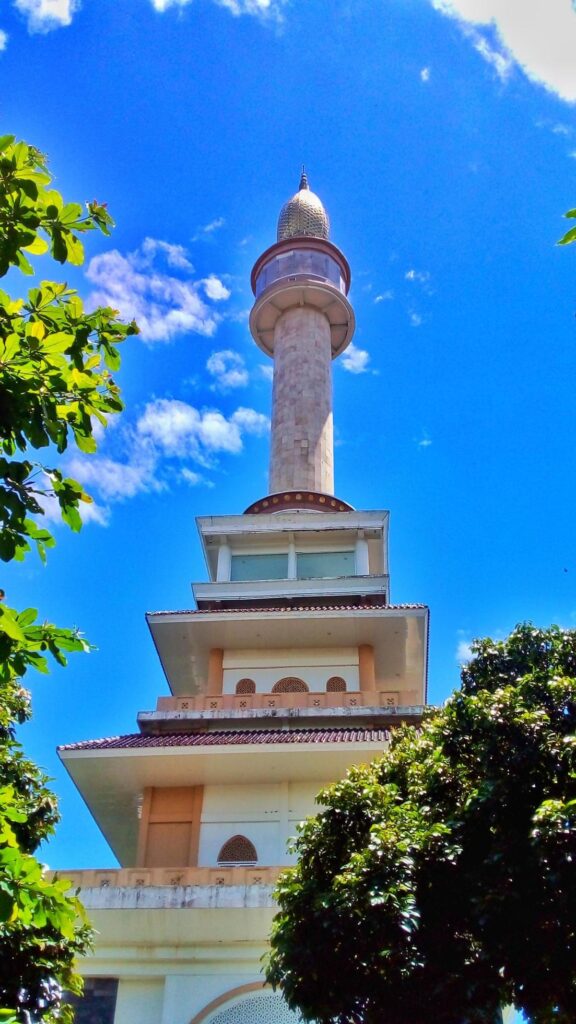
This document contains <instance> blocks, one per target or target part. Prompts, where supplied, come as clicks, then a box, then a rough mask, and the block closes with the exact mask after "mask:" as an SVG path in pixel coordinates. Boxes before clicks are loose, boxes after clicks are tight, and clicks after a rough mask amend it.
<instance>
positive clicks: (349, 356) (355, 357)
mask: <svg viewBox="0 0 576 1024" xmlns="http://www.w3.org/2000/svg"><path fill="white" fill-rule="evenodd" d="M369 362H370V354H369V352H366V350H365V349H362V348H357V347H356V345H355V344H354V342H351V343H350V344H349V346H348V348H347V349H346V351H345V353H344V355H343V356H342V366H343V367H344V369H345V370H348V373H366V372H367V370H368V363H369Z"/></svg>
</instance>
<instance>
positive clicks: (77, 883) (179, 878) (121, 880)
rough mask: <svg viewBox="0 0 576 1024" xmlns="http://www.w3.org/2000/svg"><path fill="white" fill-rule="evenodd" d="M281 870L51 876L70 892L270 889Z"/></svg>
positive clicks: (154, 870)
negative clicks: (64, 883) (214, 887)
mask: <svg viewBox="0 0 576 1024" xmlns="http://www.w3.org/2000/svg"><path fill="white" fill-rule="evenodd" d="M283 870H284V868H283V867H261V868H259V867H256V866H252V867H213V868H190V867H185V868H103V869H101V870H98V869H95V870H86V871H58V872H52V873H51V875H52V877H58V878H62V879H64V878H65V879H67V880H69V881H70V888H71V889H81V890H82V889H110V888H132V889H138V888H146V887H148V886H190V885H202V886H204V885H225V886H231V885H234V886H246V885H274V884H275V882H276V880H277V878H278V876H279V875H280V872H281V871H283Z"/></svg>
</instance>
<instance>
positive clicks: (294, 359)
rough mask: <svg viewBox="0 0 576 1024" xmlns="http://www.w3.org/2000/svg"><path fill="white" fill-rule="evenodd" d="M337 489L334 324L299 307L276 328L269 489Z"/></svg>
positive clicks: (277, 490)
mask: <svg viewBox="0 0 576 1024" xmlns="http://www.w3.org/2000/svg"><path fill="white" fill-rule="evenodd" d="M298 489H302V490H310V491H322V492H325V493H327V494H332V493H333V492H334V437H333V425H332V347H331V342H330V324H329V323H328V319H327V318H326V317H325V316H324V313H321V312H320V311H319V310H317V309H313V308H312V307H310V306H295V307H293V308H292V309H288V310H286V312H285V313H283V314H282V316H281V317H280V318H279V320H278V321H277V322H276V326H275V328H274V386H273V395H272V442H271V457H270V492H271V493H272V494H274V493H276V492H281V491H287V490H298Z"/></svg>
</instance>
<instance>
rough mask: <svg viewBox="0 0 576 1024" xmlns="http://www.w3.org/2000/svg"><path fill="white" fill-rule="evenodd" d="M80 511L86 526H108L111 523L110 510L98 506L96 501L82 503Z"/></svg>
mask: <svg viewBox="0 0 576 1024" xmlns="http://www.w3.org/2000/svg"><path fill="white" fill-rule="evenodd" d="M78 511H79V512H80V518H81V519H82V522H83V523H84V525H86V524H87V523H96V525H97V526H108V523H109V522H110V509H109V508H105V507H104V506H103V505H98V504H97V503H96V502H95V501H91V502H85V501H81V502H80V506H79V509H78Z"/></svg>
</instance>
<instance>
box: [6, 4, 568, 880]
mask: <svg viewBox="0 0 576 1024" xmlns="http://www.w3.org/2000/svg"><path fill="white" fill-rule="evenodd" d="M0 29H1V30H2V34H1V35H0V46H1V47H2V52H1V53H0V79H1V88H0V96H1V97H2V98H1V100H0V113H1V119H2V131H3V132H8V131H11V132H15V133H16V134H17V135H19V136H21V137H24V138H26V139H27V140H28V141H29V142H33V143H34V144H36V145H37V146H39V147H40V148H42V149H44V150H45V151H46V152H48V153H49V155H50V161H51V166H52V169H53V172H54V174H55V177H56V182H57V186H58V187H59V188H60V189H61V191H63V192H64V194H65V195H66V196H67V197H68V198H69V199H79V200H84V199H92V198H94V197H97V198H98V199H100V200H106V201H107V202H108V203H109V206H110V209H111V212H112V214H113V215H114V217H115V219H116V221H117V229H116V231H115V232H114V236H113V238H112V239H111V240H106V239H103V238H96V237H90V238H89V240H88V246H87V248H88V261H87V263H86V266H85V268H84V270H83V271H80V270H79V271H74V270H69V271H68V272H67V279H68V281H69V282H70V283H71V284H74V285H75V286H76V287H77V288H78V289H79V290H80V292H81V293H82V295H83V296H84V297H85V298H86V299H89V298H90V299H91V301H96V300H98V301H101V300H103V299H105V300H106V301H110V302H111V303H112V304H113V305H115V306H117V307H119V308H120V309H122V311H123V312H124V313H126V314H127V315H132V314H133V313H134V314H135V315H136V316H137V317H138V319H139V320H140V322H141V325H142V328H143V330H142V334H141V335H140V337H139V338H138V339H135V340H132V341H130V342H129V343H127V344H126V345H125V346H124V348H125V352H124V362H123V369H122V371H121V374H120V378H119V379H120V382H121V384H122V387H123V391H124V396H125V399H126V405H127V409H126V412H125V414H124V415H123V416H122V417H121V419H120V420H119V422H118V423H117V424H115V425H112V424H111V425H110V428H109V429H108V431H107V432H106V436H105V437H103V438H102V442H101V447H100V452H99V454H98V456H97V457H94V458H92V459H90V460H88V459H86V458H84V457H82V456H80V454H79V453H74V452H70V453H69V456H68V458H67V465H68V466H69V467H70V469H72V470H73V471H74V472H75V473H76V474H77V475H78V476H79V477H80V478H81V479H83V480H84V481H85V483H86V485H87V487H88V489H89V490H90V491H91V493H92V494H93V495H94V498H95V500H96V512H95V513H93V516H92V521H90V522H87V523H86V526H85V529H84V530H83V531H82V533H81V535H80V536H74V535H71V534H70V533H69V532H67V531H66V529H65V528H63V527H57V528H56V530H57V536H58V546H57V548H56V550H55V551H54V552H53V553H52V554H51V557H50V562H49V565H48V567H47V568H46V569H43V568H42V567H41V566H40V564H39V563H38V562H36V561H34V559H33V558H30V559H29V560H28V562H26V563H25V565H24V566H18V567H14V566H11V567H8V568H7V569H6V570H5V571H4V574H3V583H2V585H3V586H4V587H5V589H6V591H7V595H8V599H9V603H10V604H12V605H13V606H15V607H24V606H27V605H32V606H34V607H37V608H38V609H39V610H40V612H41V614H42V616H46V617H49V618H51V619H52V620H53V621H57V622H58V623H61V624H63V625H64V624H66V625H72V624H77V625H79V626H81V627H82V629H83V630H84V632H85V633H86V635H87V636H88V638H89V639H90V640H91V641H92V642H93V643H94V644H96V645H97V647H98V650H97V651H96V652H95V653H93V654H92V655H90V656H88V657H80V656H77V657H76V658H75V659H73V661H72V663H71V665H70V668H69V669H68V670H67V671H66V672H62V671H59V670H55V671H54V673H53V675H52V676H51V677H50V678H49V679H48V680H45V679H43V678H42V679H40V678H39V679H38V680H34V681H33V684H32V685H33V694H34V706H35V719H34V721H33V723H32V724H30V725H28V726H27V727H26V729H25V730H24V732H23V736H22V738H23V740H24V742H25V745H26V748H27V750H28V751H29V752H30V754H31V755H32V756H34V757H35V758H36V760H37V761H39V762H40V763H41V764H42V765H44V766H45V767H46V769H47V770H48V772H49V774H50V775H51V776H53V777H54V779H55V783H54V785H55V788H56V790H57V792H58V794H59V795H60V797H61V807H62V811H63V816H64V817H63V822H62V824H61V826H60V829H59V832H58V836H57V838H56V840H55V841H54V842H53V844H51V846H50V847H49V848H48V850H47V851H46V859H47V860H48V861H49V862H50V864H51V865H53V866H57V867H66V866H68V867H83V866H86V867H88V866H105V865H109V864H111V863H113V859H112V856H111V854H110V853H109V851H108V849H107V847H106V844H105V843H104V841H103V839H102V837H101V836H100V835H99V833H98V831H97V829H96V827H95V826H94V825H93V824H92V822H91V819H90V817H89V815H88V814H87V812H86V810H85V809H84V807H83V804H82V802H81V800H80V798H79V797H78V796H77V795H76V794H75V792H74V791H73V788H72V786H71V785H70V783H69V782H68V781H67V779H66V777H65V775H64V773H63V771H62V769H61V768H60V766H59V763H58V761H57V759H56V756H55V753H54V748H55V746H56V744H57V743H67V742H73V741H75V740H80V739H86V738H92V737H97V736H106V735H115V734H118V733H121V732H129V731H132V730H133V729H134V728H135V716H136V712H137V711H138V710H147V709H151V708H152V707H153V706H154V705H155V701H156V697H157V695H158V694H160V693H164V692H166V689H165V682H164V679H163V676H162V672H161V669H160V667H159V664H158V662H157V659H156V656H155V653H154V650H153V645H152V642H151V640H150V637H149V635H148V632H147V628H146V625H145V622H144V612H145V611H146V610H158V609H167V608H186V607H189V606H190V603H191V595H190V589H189V584H190V581H191V580H198V579H202V578H204V576H205V569H204V566H203V564H202V559H201V554H200V550H199V545H198V542H197V538H196V532H195V525H194V517H195V516H196V515H202V514H208V513H214V514H218V513H234V512H236V513H240V512H242V511H243V509H244V508H245V507H246V506H247V505H248V504H249V503H250V502H252V501H253V500H255V499H256V498H258V497H260V496H261V495H262V494H263V493H264V492H265V491H266V489H267V461H268V438H267V417H268V415H269V412H270V379H269V378H270V364H269V363H268V364H267V362H266V358H265V357H264V356H263V355H262V353H261V352H260V351H259V350H258V349H257V348H256V346H255V345H254V343H253V342H252V341H251V339H250V336H249V332H248V327H247V320H246V317H247V311H248V310H249V308H250V302H251V292H250V288H249V274H250V269H251V267H252V264H253V263H254V261H255V259H256V258H257V256H258V255H259V253H260V252H261V251H262V250H263V249H264V248H266V247H267V246H268V245H269V244H270V243H271V242H272V241H273V240H274V237H275V225H276V218H277V215H278V211H279V209H280V206H281V204H282V203H283V202H284V201H285V199H287V198H288V197H289V196H290V195H291V194H292V193H293V192H294V190H295V189H296V186H297V182H298V175H299V170H300V165H301V164H302V163H303V162H304V163H305V164H306V167H307V169H308V173H309V178H310V182H311V186H312V188H313V189H314V190H315V191H317V192H318V193H319V194H320V196H321V197H322V199H323V200H324V202H325V204H326V207H327V208H328V211H329V213H330V216H331V221H332V238H333V240H334V241H335V242H336V244H337V245H339V246H340V247H341V248H342V249H343V251H344V252H345V253H346V255H347V257H348V259H349V261H350V264H351V267H352V275H353V284H352V291H351V299H352V302H353V304H354V307H355V311H356V316H357V324H358V326H357V334H356V338H355V341H354V348H353V349H352V350H349V351H348V355H347V356H346V357H345V358H341V359H340V360H339V362H338V363H337V364H336V365H335V367H334V391H335V423H336V435H337V449H336V492H337V494H338V495H339V496H341V497H342V498H344V499H346V500H347V501H350V502H351V503H352V504H354V505H355V506H356V507H358V508H389V509H390V510H391V567H392V598H393V600H394V601H397V602H400V601H422V602H426V603H428V604H429V605H430V607H431V648H430V659H431V660H430V699H431V700H432V701H440V700H442V699H444V698H445V697H446V696H447V694H448V693H449V692H450V690H451V689H452V688H453V687H454V686H455V685H457V682H458V663H459V660H461V659H462V658H463V657H465V656H466V651H467V644H468V643H469V641H470V639H471V638H472V637H474V636H482V635H485V634H491V635H496V636H503V635H505V634H506V633H507V632H508V631H509V630H510V629H511V628H512V627H513V626H514V624H515V623H516V622H518V621H521V620H525V619H532V620H533V621H535V622H537V623H539V624H542V625H546V624H548V623H550V622H557V623H560V624H561V625H564V626H576V593H575V583H576V553H575V531H574V513H573V508H574V505H575V498H576V495H575V490H576V483H575V475H574V450H575V441H576V424H575V401H574V371H575V369H576V354H575V338H576V320H575V313H576V294H575V287H574V274H575V269H576V265H575V259H576V249H574V250H572V249H564V250H563V249H559V248H557V247H555V241H556V239H557V238H558V237H559V236H560V235H561V234H562V233H563V230H564V224H563V221H562V217H561V215H562V213H563V212H564V211H565V210H567V209H568V208H570V207H572V206H574V205H576V181H575V173H574V172H575V170H576V162H575V161H576V120H575V117H574V102H575V101H576V70H574V68H575V65H574V60H573V55H574V53H575V52H576V14H575V13H574V12H573V10H572V7H571V3H570V2H569V0H521V2H519V0H386V2H379V0H370V2H369V0H354V2H353V3H352V2H349V0H348V2H347V0H330V2H327V0H292V2H286V3H282V2H279V0H269V2H266V0H192V2H186V0H178V2H174V0H172V2H170V0H154V2H151V0H122V2H121V3H118V2H117V0H83V3H82V4H77V3H73V2H71V0H15V2H13V3H10V2H7V0H5V2H4V3H3V4H2V6H1V7H0ZM42 273H44V274H46V273H48V271H47V269H46V268H44V269H43V271H42ZM50 273H53V271H52V270H50ZM10 286H11V288H12V290H13V292H14V293H16V288H20V287H21V282H20V281H18V280H17V279H12V280H11V282H10Z"/></svg>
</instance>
